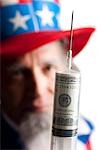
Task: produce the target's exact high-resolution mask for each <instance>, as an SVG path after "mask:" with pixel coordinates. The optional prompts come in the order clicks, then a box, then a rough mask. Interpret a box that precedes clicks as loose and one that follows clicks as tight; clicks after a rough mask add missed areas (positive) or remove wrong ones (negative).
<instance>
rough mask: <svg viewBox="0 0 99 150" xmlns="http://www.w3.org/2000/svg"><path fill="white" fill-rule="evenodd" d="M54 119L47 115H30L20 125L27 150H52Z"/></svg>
mask: <svg viewBox="0 0 99 150" xmlns="http://www.w3.org/2000/svg"><path fill="white" fill-rule="evenodd" d="M51 120H52V117H51V115H49V114H46V113H41V114H39V113H36V114H31V115H30V114H29V115H28V116H27V117H26V118H25V119H24V122H23V123H22V124H21V125H20V132H21V136H22V139H23V141H24V143H25V144H26V149H27V150H50V143H51V126H52V122H51Z"/></svg>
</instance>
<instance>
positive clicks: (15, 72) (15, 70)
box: [7, 66, 24, 80]
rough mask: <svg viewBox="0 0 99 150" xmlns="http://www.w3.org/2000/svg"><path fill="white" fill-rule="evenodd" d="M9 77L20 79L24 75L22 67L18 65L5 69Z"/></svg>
mask: <svg viewBox="0 0 99 150" xmlns="http://www.w3.org/2000/svg"><path fill="white" fill-rule="evenodd" d="M7 72H8V74H9V77H10V78H12V79H17V80H20V79H22V78H23V77H24V74H23V68H22V67H19V66H13V67H10V68H8V70H7Z"/></svg>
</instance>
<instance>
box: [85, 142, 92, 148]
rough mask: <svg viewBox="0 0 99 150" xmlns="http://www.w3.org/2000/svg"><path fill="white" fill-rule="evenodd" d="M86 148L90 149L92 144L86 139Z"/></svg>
mask: <svg viewBox="0 0 99 150" xmlns="http://www.w3.org/2000/svg"><path fill="white" fill-rule="evenodd" d="M86 150H92V146H91V142H90V141H88V142H87V143H86Z"/></svg>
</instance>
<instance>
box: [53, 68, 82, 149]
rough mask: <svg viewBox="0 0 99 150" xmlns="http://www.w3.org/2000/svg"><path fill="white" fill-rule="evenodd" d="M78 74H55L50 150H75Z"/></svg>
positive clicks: (79, 78)
mask: <svg viewBox="0 0 99 150" xmlns="http://www.w3.org/2000/svg"><path fill="white" fill-rule="evenodd" d="M80 82H81V77H80V72H79V71H75V70H71V71H70V72H69V73H68V72H67V73H56V81H55V97H54V110H53V125H52V143H51V150H76V137H77V129H78V117H79V96H80Z"/></svg>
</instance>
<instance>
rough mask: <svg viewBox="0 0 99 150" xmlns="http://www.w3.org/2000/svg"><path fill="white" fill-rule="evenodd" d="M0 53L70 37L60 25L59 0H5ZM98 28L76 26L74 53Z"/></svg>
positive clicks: (19, 51)
mask: <svg viewBox="0 0 99 150" xmlns="http://www.w3.org/2000/svg"><path fill="white" fill-rule="evenodd" d="M0 9H1V17H0V18H1V21H0V22H1V23H0V26H1V27H0V28H1V40H0V43H1V46H0V55H1V56H2V55H4V56H5V55H7V56H13V55H14V56H20V55H23V54H25V53H27V52H29V51H31V50H34V49H36V48H38V47H39V46H42V45H44V44H47V43H49V42H51V41H54V40H58V39H61V38H64V39H67V41H68V42H67V43H68V46H69V41H70V30H67V31H64V30H61V29H60V23H59V14H60V6H59V2H58V0H1V2H0ZM93 31H94V28H90V27H87V28H79V29H74V30H73V47H72V50H73V56H75V55H77V54H78V53H79V52H80V51H81V50H82V48H83V47H84V46H85V45H86V43H87V41H88V39H89V38H90V36H91V33H92V32H93Z"/></svg>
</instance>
